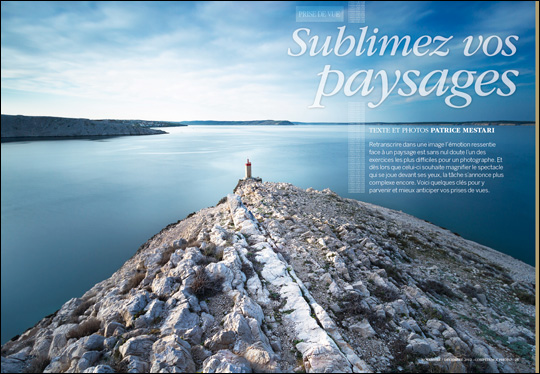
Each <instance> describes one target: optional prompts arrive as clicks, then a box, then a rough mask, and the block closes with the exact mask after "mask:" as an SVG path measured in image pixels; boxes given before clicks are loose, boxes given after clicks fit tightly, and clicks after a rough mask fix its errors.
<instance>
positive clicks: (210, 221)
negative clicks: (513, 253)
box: [2, 180, 535, 373]
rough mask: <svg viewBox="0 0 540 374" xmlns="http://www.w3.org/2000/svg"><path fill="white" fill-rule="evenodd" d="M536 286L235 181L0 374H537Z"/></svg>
mask: <svg viewBox="0 0 540 374" xmlns="http://www.w3.org/2000/svg"><path fill="white" fill-rule="evenodd" d="M66 281H67V280H66ZM534 282H535V271H534V268H532V267H531V266H529V265H526V264H524V263H522V262H520V261H518V260H516V259H513V258H511V257H509V256H507V255H505V254H502V253H499V252H496V251H494V250H492V249H489V248H487V247H484V246H482V245H479V244H477V243H474V242H471V241H468V240H466V239H464V238H462V237H459V236H457V235H455V234H453V233H451V232H450V231H448V230H445V229H442V228H440V227H437V226H435V225H432V224H430V223H428V222H426V221H423V220H420V219H417V218H415V217H412V216H409V215H407V214H405V213H402V212H397V211H393V210H390V209H386V208H382V207H379V206H375V205H372V204H367V203H363V202H359V201H356V200H351V199H344V198H342V197H340V196H338V195H336V194H335V193H333V192H332V191H330V190H324V191H316V190H313V189H311V188H309V189H307V190H303V189H300V188H298V187H295V186H293V185H290V184H286V183H268V182H267V183H261V182H258V181H254V180H248V181H241V182H239V185H238V186H237V188H236V190H235V193H234V194H230V195H228V196H227V197H225V198H223V199H222V200H221V201H220V202H219V203H218V205H217V206H215V207H211V208H206V209H203V210H201V211H199V212H197V213H193V214H191V215H189V216H188V217H187V218H186V219H184V220H181V221H178V222H177V223H174V224H171V225H169V226H167V227H166V228H164V229H163V230H162V231H161V232H160V233H158V234H156V235H155V236H154V237H152V238H151V239H150V240H148V241H147V242H146V243H145V244H144V245H143V246H141V247H140V248H139V250H138V251H137V253H136V254H135V255H134V256H133V257H132V258H131V259H130V260H128V261H127V262H126V263H125V264H124V265H123V266H122V268H120V269H119V270H118V271H117V272H116V273H115V274H113V275H112V276H111V277H110V278H109V279H106V280H104V281H102V282H100V283H98V284H96V285H95V286H94V287H92V288H91V289H90V290H89V291H88V292H86V293H85V294H84V295H82V296H81V297H80V298H74V299H72V300H69V301H68V302H66V303H65V304H64V305H63V306H62V308H61V309H60V310H59V311H57V312H56V313H54V314H53V315H50V316H47V317H45V318H44V319H43V320H42V321H40V322H39V323H38V324H37V325H36V326H35V327H33V328H31V329H29V330H27V331H26V332H25V333H24V334H22V335H21V336H19V337H16V338H14V339H13V340H12V341H10V342H8V343H6V344H5V345H4V346H3V347H2V372H8V371H10V372H21V371H25V370H26V371H30V370H38V371H39V370H42V369H44V368H45V371H46V372H87V373H105V372H113V371H116V372H122V371H126V370H129V371H130V372H199V371H202V372H207V373H212V372H243V373H249V372H303V371H305V372H310V373H311V372H373V371H376V372H390V371H405V372H514V371H515V372H533V371H534V354H535V348H534V341H535V333H534V331H535V327H534V326H535V325H534V315H535V306H534V290H535V283H534ZM44 292H45V291H44Z"/></svg>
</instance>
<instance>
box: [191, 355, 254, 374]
mask: <svg viewBox="0 0 540 374" xmlns="http://www.w3.org/2000/svg"><path fill="white" fill-rule="evenodd" d="M202 371H203V373H251V372H252V370H251V366H250V365H249V363H248V362H247V360H246V359H245V358H243V357H240V356H237V355H235V354H234V353H232V352H231V351H227V350H222V351H219V352H218V353H216V354H215V355H213V356H211V357H209V358H207V359H206V360H204V362H203V370H202Z"/></svg>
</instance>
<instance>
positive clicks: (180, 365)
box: [150, 335, 195, 373]
mask: <svg viewBox="0 0 540 374" xmlns="http://www.w3.org/2000/svg"><path fill="white" fill-rule="evenodd" d="M190 349H191V347H190V345H189V344H188V343H186V342H185V341H183V340H182V339H180V338H179V337H178V336H177V335H170V336H167V337H165V338H162V339H159V340H158V341H156V342H155V343H154V345H153V346H152V356H151V365H152V366H151V368H150V372H151V373H194V372H195V363H194V362H193V359H192V358H191V354H190Z"/></svg>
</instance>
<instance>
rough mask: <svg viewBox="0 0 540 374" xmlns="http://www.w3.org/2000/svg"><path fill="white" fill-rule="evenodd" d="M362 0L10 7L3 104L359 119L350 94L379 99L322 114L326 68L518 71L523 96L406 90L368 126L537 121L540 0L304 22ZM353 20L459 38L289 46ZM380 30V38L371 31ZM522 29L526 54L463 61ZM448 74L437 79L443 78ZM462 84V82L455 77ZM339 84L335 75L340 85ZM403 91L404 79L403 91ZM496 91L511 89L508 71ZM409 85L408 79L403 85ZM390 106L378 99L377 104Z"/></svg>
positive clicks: (329, 103) (329, 107)
mask: <svg viewBox="0 0 540 374" xmlns="http://www.w3.org/2000/svg"><path fill="white" fill-rule="evenodd" d="M322 5H330V6H341V7H343V8H344V9H346V8H347V5H348V2H331V3H323V2H257V3H245V2H242V3H234V2H231V3H228V2H194V3H186V2H179V3H175V2H165V3H155V2H152V3H141V2H137V3H115V2H98V3H93V2H80V3H79V2H73V3H70V2H67V3H65V2H58V3H56V2H38V3H31V2H2V3H1V7H2V14H1V21H2V22H1V48H2V54H1V104H2V113H4V114H26V115H52V116H64V117H87V118H138V119H147V120H152V119H155V120H172V121H175V120H196V119H214V120H250V119H288V120H292V121H305V122H310V121H311V122H324V121H327V122H347V121H348V117H347V108H348V103H349V102H369V101H373V100H375V99H376V96H377V95H379V94H380V80H375V81H374V83H373V85H374V90H373V93H372V94H371V95H370V96H367V97H362V96H361V95H360V94H357V95H354V96H352V97H346V96H345V95H344V94H343V93H342V92H340V93H338V94H336V95H335V96H332V97H327V98H324V99H323V101H322V103H323V105H324V106H325V108H324V109H309V108H308V107H309V106H310V105H311V104H312V103H313V100H314V96H315V93H316V91H317V87H318V85H319V80H320V77H319V76H318V75H317V74H318V73H320V72H321V71H322V70H323V68H324V66H325V65H326V64H330V65H331V67H332V69H337V70H340V71H342V72H343V73H344V75H345V77H349V76H351V74H353V73H354V72H355V71H357V70H361V69H374V71H375V73H376V72H378V71H380V70H384V71H386V72H387V73H388V75H389V76H390V77H391V79H392V80H391V81H390V83H392V82H393V79H394V72H395V70H396V69H398V70H401V72H403V71H406V70H409V69H415V70H419V71H420V72H421V73H422V74H423V75H425V74H427V73H429V72H430V71H433V70H438V69H449V71H450V74H452V73H453V72H455V71H457V70H461V69H464V70H471V71H476V72H477V73H478V74H480V73H481V72H483V71H486V70H496V71H498V72H500V73H502V72H504V71H506V70H517V71H519V76H518V77H516V78H513V81H514V82H515V84H516V92H515V93H514V94H513V95H511V96H508V97H501V96H498V95H496V94H492V95H489V96H486V97H479V96H478V95H476V94H475V93H474V90H471V89H469V90H466V91H467V92H469V93H470V94H471V96H472V103H471V104H470V105H469V106H468V107H466V108H463V109H454V108H450V107H448V106H447V105H446V104H445V100H444V99H445V96H446V95H443V96H440V97H437V96H435V95H429V96H426V97H421V96H420V95H418V94H416V95H413V96H411V97H402V96H399V95H398V94H397V93H396V92H393V93H391V94H390V96H389V98H388V99H387V100H386V101H384V102H383V103H382V104H381V105H380V106H379V107H377V108H375V109H367V111H366V120H367V121H370V122H371V121H385V122H396V121H397V122H399V121H402V122H414V121H475V120H533V119H534V113H535V96H534V95H535V49H534V48H535V40H534V35H535V28H534V27H535V26H534V25H535V4H534V2H487V3H486V2H391V3H385V2H369V1H368V2H366V3H365V10H366V13H365V23H348V22H347V17H345V19H344V21H343V22H324V23H322V22H296V6H322ZM340 26H346V33H345V35H353V36H355V37H357V36H358V35H359V28H360V27H364V26H367V27H368V30H369V31H372V30H373V29H374V28H375V27H377V28H378V29H379V33H378V35H379V36H382V35H388V36H389V37H390V36H393V35H397V36H399V37H403V36H404V35H410V36H411V38H412V39H413V40H414V39H415V38H418V37H419V36H422V35H430V36H432V37H434V36H436V35H441V36H450V35H451V36H453V39H452V40H451V41H450V42H449V43H448V46H449V48H450V52H449V54H448V56H445V57H442V56H431V57H430V56H423V57H417V56H413V55H409V56H405V57H403V56H401V55H396V56H389V55H388V54H385V55H383V56H376V55H375V56H365V55H363V56H354V54H353V53H352V54H350V55H348V56H343V57H337V56H335V55H333V54H331V55H329V56H327V57H323V56H309V55H303V56H299V57H292V56H288V55H287V50H288V48H298V46H297V45H296V44H295V43H294V41H293V39H292V33H293V31H294V30H295V29H298V28H301V27H307V28H309V29H310V30H311V35H312V36H313V35H319V37H320V39H322V40H324V38H325V37H326V36H331V37H332V40H335V37H336V36H337V33H338V29H337V28H338V27H340ZM369 31H368V35H371V34H369ZM469 35H472V36H474V37H477V36H479V35H482V36H484V38H486V37H489V36H490V35H496V36H499V37H500V38H502V40H504V39H505V38H506V37H508V36H509V35H517V36H519V40H518V41H517V42H516V43H515V45H516V53H515V54H514V55H513V56H508V57H505V56H500V55H499V56H492V57H488V56H485V55H484V54H482V53H478V54H475V55H473V56H470V57H465V56H463V43H462V41H463V39H464V38H465V37H467V36H469ZM431 83H434V82H431ZM447 83H448V84H450V83H451V82H450V80H448V82H447ZM333 84H334V82H332V81H329V82H328V87H327V91H328V90H331V88H332V85H333ZM397 87H398V88H399V87H401V85H398V86H397ZM493 87H501V88H504V87H505V86H504V85H502V84H501V82H500V80H499V81H498V82H497V83H495V84H494V85H493ZM396 89H397V88H396ZM375 101H377V100H375Z"/></svg>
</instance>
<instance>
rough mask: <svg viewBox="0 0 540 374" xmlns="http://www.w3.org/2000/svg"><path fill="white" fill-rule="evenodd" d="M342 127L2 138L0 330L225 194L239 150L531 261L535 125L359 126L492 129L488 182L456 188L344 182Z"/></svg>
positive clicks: (34, 318)
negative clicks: (381, 188) (500, 163)
mask: <svg viewBox="0 0 540 374" xmlns="http://www.w3.org/2000/svg"><path fill="white" fill-rule="evenodd" d="M350 126H351V125H295V126H226V125H216V126H187V127H171V128H166V129H165V130H166V131H167V132H168V134H163V135H151V136H123V137H112V138H99V139H71V140H32V141H16V142H3V143H2V144H1V206H2V225H1V305H2V307H1V341H2V343H5V342H6V341H7V340H9V339H10V338H12V337H13V336H15V335H17V334H21V333H23V332H24V331H25V330H26V329H27V328H29V327H31V326H33V325H34V324H35V323H36V322H38V321H39V320H40V319H41V318H43V317H44V316H46V315H48V314H51V313H53V312H55V311H56V310H58V309H59V308H60V307H61V305H62V304H63V303H65V302H66V301H67V300H69V299H70V298H73V297H80V296H82V294H83V293H84V292H85V291H87V290H88V289H89V288H91V287H92V286H93V285H94V284H95V283H97V282H100V281H102V280H104V279H106V278H108V277H109V276H110V275H111V274H112V273H114V272H115V271H116V270H117V269H118V268H119V267H120V266H121V265H122V264H123V263H124V262H125V261H126V260H128V259H129V258H130V257H131V256H132V255H133V254H134V253H135V252H136V250H137V249H138V248H139V246H140V245H142V244H143V243H145V241H146V240H148V239H149V238H150V237H152V236H153V235H154V234H156V233H157V232H159V231H160V230H161V229H162V228H164V227H165V226H166V225H168V224H169V223H172V222H176V221H178V220H179V219H182V218H184V217H186V216H187V215H188V214H189V213H191V212H195V211H198V210H200V209H203V208H205V207H208V206H212V205H215V204H217V202H218V201H219V200H220V199H221V198H222V197H224V196H226V195H227V194H229V193H232V191H233V189H234V187H235V186H236V184H237V182H238V180H239V179H240V178H242V177H243V176H244V164H245V163H246V159H248V158H249V159H250V161H251V163H252V170H253V175H254V176H258V177H261V178H262V179H263V181H273V182H287V183H292V184H294V185H296V186H299V187H302V188H308V187H312V188H315V189H317V190H322V189H325V188H330V189H331V190H333V191H335V192H336V193H338V194H339V195H341V196H344V197H348V198H353V199H358V200H362V201H367V202H370V203H374V204H378V205H382V206H385V207H388V208H392V209H396V210H401V211H403V212H406V213H409V214H411V215H414V216H416V217H419V218H422V219H425V220H428V221H430V222H432V223H434V224H437V225H439V226H442V227H445V228H447V229H449V230H451V231H453V232H455V233H458V234H459V235H461V236H462V237H465V238H467V239H470V240H474V241H476V242H478V243H481V244H484V245H486V246H489V247H492V248H494V249H496V250H498V251H501V252H504V253H507V254H509V255H511V256H513V257H515V258H517V259H520V260H522V261H524V262H526V263H528V264H530V265H533V266H534V259H535V244H534V240H535V238H534V236H535V225H534V218H535V202H534V201H535V144H534V142H535V128H534V126H495V127H496V128H495V131H494V132H493V133H492V134H418V133H415V134H406V135H404V134H399V135H388V134H371V133H369V131H366V132H365V133H364V134H363V135H362V136H363V138H362V141H365V142H366V143H368V142H369V141H382V140H384V141H391V140H394V141H410V142H415V141H422V140H429V141H448V140H451V141H455V142H464V141H468V142H471V141H478V142H480V141H490V142H495V143H496V144H497V153H498V155H499V156H500V157H502V158H503V159H504V178H500V179H498V180H497V181H494V182H493V183H491V185H490V193H487V194H486V193H485V194H455V195H448V194H370V193H368V186H366V189H365V190H366V192H364V193H359V192H354V191H352V190H350V183H349V182H350V178H351V175H353V174H354V173H356V174H354V175H356V177H358V170H356V171H354V170H351V162H350V161H351V159H350V147H352V146H355V145H354V144H357V143H354V142H352V143H351V136H353V137H354V136H356V135H354V134H355V132H354V131H351V130H352V129H351V127H350ZM401 126H404V125H401ZM390 128H391V127H390ZM353 130H354V129H353ZM351 134H353V135H351ZM353 140H354V139H353ZM355 141H357V140H355ZM366 150H367V147H366V148H365V149H364V150H363V152H365V151H366ZM363 172H365V173H368V172H369V170H368V169H367V167H366V169H365V170H364V171H363ZM355 191H356V190H355Z"/></svg>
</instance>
